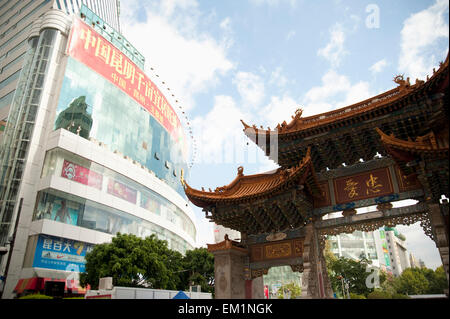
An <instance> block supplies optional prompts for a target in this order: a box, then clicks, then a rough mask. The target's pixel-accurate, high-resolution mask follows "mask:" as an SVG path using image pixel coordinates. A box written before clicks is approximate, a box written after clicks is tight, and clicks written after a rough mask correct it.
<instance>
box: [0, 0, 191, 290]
mask: <svg viewBox="0 0 450 319" xmlns="http://www.w3.org/2000/svg"><path fill="white" fill-rule="evenodd" d="M10 2H11V1H10ZM12 2H13V3H16V2H14V1H12ZM69 2H70V3H75V1H73V2H72V1H61V2H59V3H60V4H61V3H69ZM7 3H9V2H7ZM21 3H26V2H21ZM34 3H36V2H34ZM43 3H45V2H43ZM2 4H3V3H2ZM53 4H55V3H50V5H49V6H48V7H47V4H45V5H44V7H45V8H46V10H45V11H44V12H43V13H42V14H41V15H39V14H36V16H33V17H34V21H29V22H30V25H29V28H28V29H26V31H24V32H23V33H22V34H21V36H22V37H23V40H17V41H24V43H25V44H24V45H25V47H26V49H24V52H25V54H24V57H23V63H22V66H21V68H22V70H21V71H20V72H19V75H18V77H17V81H16V82H17V86H16V87H15V88H13V91H14V93H13V97H12V99H11V102H10V104H11V106H10V107H9V112H8V116H7V120H6V121H5V122H6V125H5V130H4V134H3V140H2V143H1V146H0V165H1V166H0V221H1V225H0V247H2V248H6V249H7V254H6V255H4V256H2V257H1V260H0V275H1V276H2V279H4V278H6V282H4V280H2V282H1V284H2V285H1V287H0V288H2V297H3V298H13V297H14V296H16V295H19V294H24V293H27V292H31V291H43V289H44V288H45V284H46V282H49V281H63V282H65V283H66V287H65V289H66V293H72V294H79V293H83V290H82V289H81V288H80V287H79V285H78V282H77V277H78V274H79V272H82V271H83V270H84V265H85V255H86V253H87V252H88V251H90V250H91V249H92V247H93V246H94V245H96V244H100V243H105V242H109V241H110V240H111V239H112V237H113V236H114V235H115V234H117V233H118V232H120V233H128V234H134V235H137V236H139V237H145V236H148V235H151V234H155V235H157V237H158V238H160V239H164V240H167V242H168V246H169V248H171V249H174V250H178V251H180V252H181V253H184V252H185V251H186V250H188V249H193V248H194V247H195V246H196V225H195V217H194V213H193V211H192V209H191V208H190V207H189V206H188V203H187V200H186V197H185V194H184V189H183V186H182V183H183V177H187V176H188V174H189V170H188V166H187V160H186V159H187V151H188V149H187V143H186V139H185V134H184V128H183V126H182V125H181V122H180V120H179V118H178V116H177V114H176V112H175V111H174V109H173V108H172V107H171V106H170V103H169V102H168V100H167V99H166V97H165V96H164V94H163V93H162V92H161V91H160V89H159V88H158V87H157V86H156V85H155V83H154V82H153V81H151V80H150V78H149V77H148V76H147V75H146V74H145V73H144V72H143V65H144V59H143V57H142V55H141V54H140V53H139V52H137V51H135V50H134V49H132V46H131V44H130V43H129V42H128V41H127V40H126V39H125V38H124V37H123V35H121V34H120V33H119V32H118V31H117V30H115V29H114V28H112V27H111V26H110V25H109V24H108V23H106V22H105V21H104V20H103V19H102V18H101V17H100V16H98V15H97V14H95V13H94V12H93V11H91V10H89V9H88V8H87V7H86V6H82V7H81V9H80V12H79V13H77V14H76V16H73V15H72V16H71V15H68V14H67V12H66V11H65V10H60V9H58V8H54V7H53ZM56 4H57V2H56ZM3 6H4V8H3V7H2V9H1V10H2V11H0V12H2V13H4V12H5V10H6V9H8V8H9V7H5V5H3ZM19 7H21V5H17V8H19ZM39 12H40V11H39ZM30 19H31V18H30ZM2 21H3V20H2ZM15 41H16V40H15ZM7 47H9V46H7Z"/></svg>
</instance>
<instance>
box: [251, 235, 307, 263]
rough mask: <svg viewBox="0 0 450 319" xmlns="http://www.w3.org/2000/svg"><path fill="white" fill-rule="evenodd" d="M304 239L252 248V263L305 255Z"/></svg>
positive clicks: (253, 246) (252, 246)
mask: <svg viewBox="0 0 450 319" xmlns="http://www.w3.org/2000/svg"><path fill="white" fill-rule="evenodd" d="M303 241H304V238H298V239H290V240H283V241H279V242H274V243H265V244H260V245H251V246H250V249H249V250H250V261H251V262H258V261H264V260H274V259H285V258H293V257H301V256H302V255H303Z"/></svg>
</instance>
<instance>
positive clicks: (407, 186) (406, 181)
mask: <svg viewBox="0 0 450 319" xmlns="http://www.w3.org/2000/svg"><path fill="white" fill-rule="evenodd" d="M395 173H396V174H397V180H398V187H399V189H400V191H401V192H406V191H410V190H414V189H418V188H421V187H422V186H421V185H420V182H419V180H418V179H417V176H416V175H410V176H406V175H404V174H403V173H402V171H401V170H400V167H398V166H397V167H396V168H395Z"/></svg>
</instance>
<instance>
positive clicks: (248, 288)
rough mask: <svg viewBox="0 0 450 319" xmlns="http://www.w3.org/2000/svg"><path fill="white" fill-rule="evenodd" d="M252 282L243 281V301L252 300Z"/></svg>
mask: <svg viewBox="0 0 450 319" xmlns="http://www.w3.org/2000/svg"><path fill="white" fill-rule="evenodd" d="M252 288H253V287H252V280H246V281H245V299H252Z"/></svg>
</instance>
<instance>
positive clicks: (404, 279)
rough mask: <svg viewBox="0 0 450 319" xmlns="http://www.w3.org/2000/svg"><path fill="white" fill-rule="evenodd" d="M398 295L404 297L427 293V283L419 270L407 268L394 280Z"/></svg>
mask: <svg viewBox="0 0 450 319" xmlns="http://www.w3.org/2000/svg"><path fill="white" fill-rule="evenodd" d="M395 287H396V290H397V292H398V293H401V294H405V295H421V294H424V293H426V292H427V291H428V288H429V283H428V280H427V278H426V276H425V275H424V272H423V271H422V270H421V269H420V268H407V269H405V270H404V271H403V272H402V274H401V275H400V277H398V279H397V280H396V283H395Z"/></svg>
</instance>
